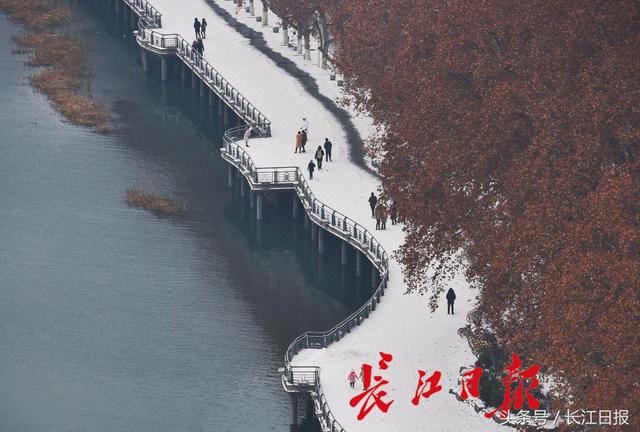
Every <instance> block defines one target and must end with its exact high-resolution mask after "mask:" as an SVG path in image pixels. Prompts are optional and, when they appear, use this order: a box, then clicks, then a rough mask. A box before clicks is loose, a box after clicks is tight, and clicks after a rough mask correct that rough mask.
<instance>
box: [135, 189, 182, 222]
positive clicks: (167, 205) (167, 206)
mask: <svg viewBox="0 0 640 432" xmlns="http://www.w3.org/2000/svg"><path fill="white" fill-rule="evenodd" d="M127 204H129V205H130V206H132V207H141V208H143V209H145V210H149V211H151V212H152V213H155V214H156V215H168V216H173V215H177V214H180V213H184V212H185V211H186V209H185V208H184V206H183V205H181V204H179V203H175V202H173V201H171V200H170V199H167V198H162V197H159V196H157V195H154V194H152V193H149V192H146V191H145V190H144V189H138V188H129V189H127Z"/></svg>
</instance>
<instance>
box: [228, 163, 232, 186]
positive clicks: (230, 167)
mask: <svg viewBox="0 0 640 432" xmlns="http://www.w3.org/2000/svg"><path fill="white" fill-rule="evenodd" d="M227 186H228V187H230V188H232V187H233V166H231V165H229V176H228V178H227Z"/></svg>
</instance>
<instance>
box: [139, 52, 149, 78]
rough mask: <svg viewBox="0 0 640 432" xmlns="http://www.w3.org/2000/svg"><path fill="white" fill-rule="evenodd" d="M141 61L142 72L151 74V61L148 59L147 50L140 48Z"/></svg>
mask: <svg viewBox="0 0 640 432" xmlns="http://www.w3.org/2000/svg"><path fill="white" fill-rule="evenodd" d="M140 61H142V71H143V72H149V59H148V58H147V50H145V49H144V48H142V47H140Z"/></svg>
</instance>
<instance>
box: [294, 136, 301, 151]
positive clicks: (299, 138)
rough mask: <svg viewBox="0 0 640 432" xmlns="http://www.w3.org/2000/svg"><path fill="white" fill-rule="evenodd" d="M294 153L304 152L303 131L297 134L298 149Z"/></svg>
mask: <svg viewBox="0 0 640 432" xmlns="http://www.w3.org/2000/svg"><path fill="white" fill-rule="evenodd" d="M294 153H302V131H298V133H297V134H296V149H295V150H294Z"/></svg>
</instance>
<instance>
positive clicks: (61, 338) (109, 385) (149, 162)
mask: <svg viewBox="0 0 640 432" xmlns="http://www.w3.org/2000/svg"><path fill="white" fill-rule="evenodd" d="M19 31H20V29H19V28H17V27H16V26H14V25H12V24H10V23H9V22H8V21H7V20H6V18H5V16H4V15H1V14H0V70H1V71H2V78H3V79H2V80H0V95H2V104H0V430H1V431H7V432H20V431H25V432H39V431H42V432H58V431H60V432H62V431H65V432H68V431H134V430H135V431H138V432H140V431H288V430H289V426H288V405H287V404H288V398H287V396H286V394H285V393H284V391H283V390H282V388H281V386H280V383H279V376H278V374H277V368H278V367H280V366H282V363H283V353H284V351H285V349H286V347H287V345H288V344H289V342H290V341H291V340H292V339H293V338H294V337H295V336H296V335H298V334H300V333H301V332H303V331H305V330H311V329H312V330H323V329H327V328H330V327H331V326H332V325H334V324H335V323H337V322H338V321H340V320H341V319H342V318H344V317H345V316H346V315H347V314H348V313H349V311H350V310H352V309H353V307H354V306H355V305H357V304H358V303H360V302H361V298H358V297H357V296H356V295H355V294H354V293H353V292H351V291H350V289H349V287H350V286H352V283H353V279H352V277H351V275H350V274H347V275H345V274H340V271H339V265H336V263H337V261H336V260H337V258H335V256H334V255H335V254H334V253H332V254H331V256H330V257H328V258H327V259H320V258H318V256H317V254H314V253H312V252H311V250H312V247H311V246H310V245H309V240H308V232H306V231H304V230H303V228H302V227H301V224H299V223H298V224H293V222H292V221H291V219H290V217H289V211H288V209H287V208H286V206H281V207H275V206H271V207H269V208H267V211H266V219H267V220H266V221H265V222H264V226H263V227H262V229H261V235H260V236H259V238H258V236H257V235H256V233H257V232H258V227H257V225H256V223H255V222H254V218H252V215H251V213H250V210H249V209H248V208H247V206H246V203H245V204H242V203H241V202H240V201H239V200H238V198H237V195H234V193H233V192H230V191H229V189H228V188H227V187H226V186H227V185H226V182H227V171H226V168H227V167H226V165H225V163H224V162H223V161H222V160H221V158H220V157H219V155H218V147H219V145H220V141H219V137H220V135H221V131H222V128H221V127H220V126H219V125H218V124H216V123H215V122H211V121H208V122H207V123H206V126H203V125H200V126H198V125H197V124H194V123H198V120H197V115H195V116H190V115H188V116H187V117H188V118H187V117H185V116H183V114H182V111H181V110H179V109H177V108H175V107H166V106H164V107H163V106H162V105H161V104H160V101H159V97H158V95H157V93H158V92H157V91H156V90H157V89H156V87H155V86H154V83H148V82H147V83H145V82H144V80H143V79H142V76H141V74H140V72H139V68H138V67H137V66H136V64H135V63H136V56H135V52H132V50H133V48H132V47H131V46H130V45H128V44H126V43H121V42H120V41H118V40H117V39H116V38H114V37H113V36H111V35H110V34H108V33H107V32H105V30H104V29H103V28H102V26H101V24H100V22H98V21H96V20H95V19H94V18H89V17H86V16H85V17H84V18H83V19H82V20H81V22H80V23H76V24H75V28H74V31H76V32H80V33H81V34H84V35H85V36H86V38H87V39H88V40H89V42H90V44H91V47H92V50H91V54H90V58H91V65H92V68H93V77H92V80H91V85H90V87H89V88H88V91H90V92H91V93H93V94H94V95H96V97H98V98H99V99H100V100H102V101H104V102H105V103H106V104H107V105H108V106H109V107H111V108H112V109H113V110H114V113H115V115H116V116H117V117H118V116H120V117H121V119H120V120H119V121H118V123H117V126H118V130H119V132H118V133H115V134H112V135H104V136H103V135H98V134H95V133H92V132H91V131H89V130H87V129H84V128H79V127H75V126H72V125H69V124H66V123H64V122H63V121H62V119H61V118H60V116H59V115H58V114H57V113H56V112H55V111H54V110H53V109H52V108H51V107H50V106H49V104H48V102H47V101H46V99H45V98H44V97H43V96H41V95H39V94H37V93H35V92H34V91H33V89H32V88H31V87H30V86H29V85H28V84H26V80H25V78H26V77H27V76H28V75H29V74H31V73H33V70H32V69H30V68H27V67H25V66H23V64H22V62H23V61H24V57H21V56H18V55H14V54H11V50H12V49H13V48H14V45H13V43H12V42H11V37H12V35H14V34H16V33H17V32H19ZM187 99H188V98H187ZM183 101H184V100H183ZM186 105H188V106H191V107H193V106H194V104H189V103H187V104H186ZM196 111H197V109H196ZM129 187H144V188H146V189H148V190H149V191H151V192H154V193H157V194H159V195H162V196H166V197H169V198H172V199H175V200H177V201H179V202H181V203H183V204H184V205H185V206H186V207H187V209H188V211H187V213H186V214H185V215H184V216H181V217H177V218H161V217H156V216H154V215H153V214H151V213H148V212H146V211H144V210H141V209H136V208H130V207H128V206H127V204H126V202H125V193H126V190H127V188H129ZM281 198H282V199H281V201H283V202H286V198H287V197H281ZM335 268H338V270H337V271H334V270H333V269H335Z"/></svg>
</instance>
